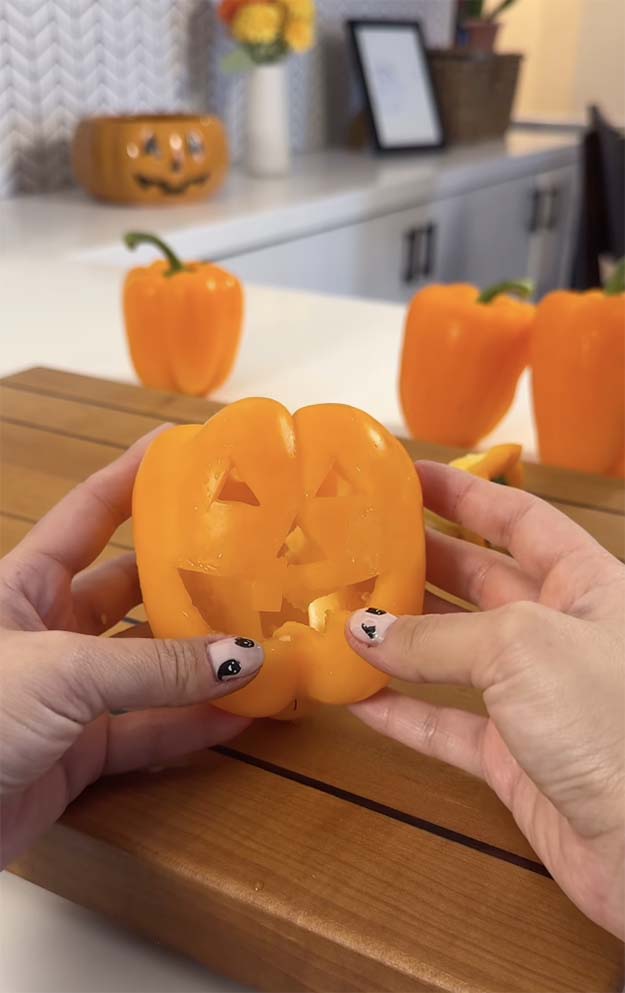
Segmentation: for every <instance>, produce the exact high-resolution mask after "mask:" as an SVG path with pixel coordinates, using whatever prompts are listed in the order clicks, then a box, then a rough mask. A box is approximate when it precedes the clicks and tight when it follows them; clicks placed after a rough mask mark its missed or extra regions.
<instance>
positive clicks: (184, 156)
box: [73, 115, 228, 203]
mask: <svg viewBox="0 0 625 993" xmlns="http://www.w3.org/2000/svg"><path fill="white" fill-rule="evenodd" d="M73 163H74V171H75V173H76V178H77V179H78V181H79V182H80V183H81V184H82V185H83V186H84V187H85V188H86V189H87V190H88V191H89V192H90V193H92V194H93V195H94V196H96V197H99V198H101V199H104V200H113V201H116V202H118V203H180V202H181V201H183V202H186V201H190V200H199V199H201V198H203V197H206V196H209V195H210V194H211V193H213V192H215V190H216V189H218V187H219V186H220V185H221V183H222V181H223V179H224V176H225V174H226V171H227V168H228V146H227V139H226V134H225V130H224V127H223V125H222V124H221V122H220V121H219V120H218V119H217V118H216V117H194V116H190V115H189V116H185V115H179V116H150V117H110V118H106V117H101V118H92V119H87V120H85V121H81V122H80V124H79V125H78V128H77V130H76V134H75V137H74V144H73Z"/></svg>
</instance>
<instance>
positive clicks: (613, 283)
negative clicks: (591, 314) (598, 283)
mask: <svg viewBox="0 0 625 993" xmlns="http://www.w3.org/2000/svg"><path fill="white" fill-rule="evenodd" d="M603 292H604V293H605V295H606V296H607V297H615V296H618V294H619V293H625V259H621V261H620V262H619V263H618V265H617V267H616V269H615V270H614V272H613V273H612V275H611V276H610V278H609V279H608V281H607V283H606V284H605V286H604V287H603Z"/></svg>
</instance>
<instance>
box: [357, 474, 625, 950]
mask: <svg viewBox="0 0 625 993" xmlns="http://www.w3.org/2000/svg"><path fill="white" fill-rule="evenodd" d="M418 471H419V475H420V477H421V481H422V484H423V489H424V497H425V503H426V506H428V507H429V508H430V509H431V510H433V511H435V512H436V513H437V514H441V515H442V516H443V517H446V518H448V519H450V520H454V521H457V522H458V523H459V524H461V525H463V526H464V527H466V528H468V529H469V530H471V531H474V532H477V533H478V534H481V535H483V536H484V537H485V538H487V539H488V540H489V541H490V542H491V543H492V544H493V545H496V546H498V547H500V548H505V549H507V550H508V551H509V552H510V553H511V557H508V556H506V555H503V554H501V553H500V552H497V551H494V550H491V549H486V548H482V547H481V546H478V545H474V544H471V543H469V542H464V541H459V540H457V539H454V538H449V537H447V536H446V535H442V534H438V533H435V532H434V533H431V534H429V535H428V579H429V580H430V582H431V583H432V584H434V585H435V586H437V587H439V588H441V589H445V590H447V591H448V592H450V593H453V594H455V595H456V596H457V597H460V598H462V599H464V600H467V601H469V602H470V603H474V604H476V605H477V606H479V607H480V608H481V612H479V613H470V612H466V611H462V610H461V609H459V608H455V607H452V606H451V605H450V604H448V603H446V602H444V601H442V600H437V599H436V598H432V597H429V598H428V602H426V609H427V610H430V611H433V613H430V614H428V615H425V616H422V617H402V618H399V619H397V618H395V617H393V616H392V615H390V614H384V613H382V612H380V613H378V614H377V615H376V614H372V613H371V612H366V611H358V612H357V613H356V614H354V615H353V616H352V618H351V620H350V624H349V627H348V639H349V641H350V644H351V645H352V647H353V648H354V649H355V650H356V651H357V652H358V653H359V654H360V655H362V657H363V658H365V659H367V661H369V662H370V663H371V664H372V665H375V666H377V667H378V668H380V669H382V670H384V671H385V672H388V673H391V674H392V675H393V676H397V677H399V678H401V679H404V680H408V681H412V682H430V683H456V684H466V685H473V686H475V687H477V688H478V689H480V690H482V692H483V695H484V703H485V705H486V708H487V710H488V717H483V716H480V715H477V714H472V713H467V712H465V711H462V710H455V709H453V708H446V707H436V706H434V705H432V704H430V703H428V702H426V701H424V700H418V699H413V698H409V697H405V696H402V695H401V694H398V693H394V692H392V691H390V690H387V691H384V692H383V693H381V694H378V696H376V697H373V698H372V699H370V700H366V701H364V702H363V703H359V704H356V705H354V706H353V707H352V710H353V712H354V713H355V714H356V715H357V716H358V717H359V718H360V719H361V720H363V721H364V722H365V723H367V724H369V725H370V726H371V727H373V728H375V729H376V730H378V731H380V732H382V733H383V734H386V735H388V736H389V737H391V738H396V739H397V740H398V741H401V742H404V743H405V744H407V745H409V746H410V747H412V748H414V749H416V750H417V751H419V752H423V753H425V754H427V755H431V756H434V757H435V758H437V759H442V760H443V761H446V762H450V763H451V764H452V765H455V766H458V767H459V768H461V769H464V770H466V771H467V772H470V773H472V774H473V775H476V776H480V777H481V778H483V779H485V780H486V782H487V783H489V785H490V786H491V787H492V788H493V789H494V790H495V792H496V793H497V795H498V796H499V797H500V799H501V800H502V801H503V802H504V803H505V804H506V806H507V807H509V809H510V810H511V812H512V814H513V815H514V818H515V820H516V822H517V824H518V825H519V827H520V829H521V830H522V831H523V833H524V834H525V835H526V837H527V839H528V841H529V842H530V844H531V845H532V847H533V848H534V850H535V851H536V852H537V854H538V855H539V856H540V858H541V859H542V861H543V862H544V863H545V865H546V866H547V868H548V869H549V871H550V872H551V873H552V875H553V876H554V878H555V880H556V881H557V882H558V883H559V885H560V886H561V887H562V889H563V890H564V891H565V892H566V893H567V894H568V895H569V897H570V898H571V899H572V900H573V902H574V903H575V904H576V905H577V906H578V907H579V908H580V910H582V911H583V913H585V914H586V915H587V916H588V917H590V918H591V919H592V920H594V921H595V922H596V923H598V924H600V925H601V926H602V927H604V928H607V929H608V930H609V931H612V932H613V933H614V934H617V935H619V936H620V937H623V933H624V878H623V870H624V863H625V803H624V801H625V793H624V786H625V740H624V719H625V659H624V653H625V568H624V567H623V565H622V564H621V563H620V562H619V561H618V560H617V559H615V558H613V557H612V556H611V555H609V554H608V552H606V551H605V550H604V549H603V548H601V547H600V546H599V545H598V544H597V542H596V541H594V539H593V538H591V537H590V536H589V535H588V534H587V533H586V532H585V531H584V530H582V529H581V528H580V527H578V526H577V525H575V524H574V523H572V522H571V521H570V520H569V519H568V518H567V517H565V516H564V515H563V514H561V513H560V512H559V511H557V510H555V509H554V508H552V507H550V506H549V505H548V504H546V503H544V502H543V501H541V500H539V499H538V498H536V497H533V496H530V495H529V494H527V493H524V492H522V491H519V490H513V489H509V488H506V487H504V486H499V485H496V484H494V483H488V482H485V481H482V480H480V479H477V478H475V477H473V476H470V475H468V474H467V473H464V472H460V471H458V470H455V469H450V468H448V467H446V466H440V465H435V464H429V463H422V464H420V465H419V466H418ZM365 629H366V630H365Z"/></svg>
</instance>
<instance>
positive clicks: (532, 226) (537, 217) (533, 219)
mask: <svg viewBox="0 0 625 993" xmlns="http://www.w3.org/2000/svg"><path fill="white" fill-rule="evenodd" d="M542 205H543V191H542V190H539V189H536V190H533V191H532V198H531V208H530V218H529V224H528V230H529V233H530V234H536V232H537V231H538V230H539V228H540V226H541V214H542Z"/></svg>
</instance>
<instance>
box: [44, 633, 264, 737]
mask: <svg viewBox="0 0 625 993" xmlns="http://www.w3.org/2000/svg"><path fill="white" fill-rule="evenodd" d="M30 637H31V639H32V637H33V636H32V635H31V636H30ZM35 637H40V638H41V642H40V645H39V650H40V652H41V656H40V657H41V662H42V665H45V666H46V669H47V670H48V675H49V676H51V677H53V679H54V682H55V686H57V692H60V693H62V695H63V698H64V699H68V700H71V701H72V704H73V705H74V706H75V705H76V704H78V705H79V710H80V713H79V714H77V715H76V719H77V720H79V721H80V722H81V723H87V722H88V721H91V720H94V719H95V718H96V717H97V716H99V715H100V714H102V713H105V712H111V711H120V710H143V709H149V708H152V707H179V706H184V705H186V704H192V703H199V702H201V701H204V700H212V699H217V698H219V697H223V696H226V695H227V694H228V693H233V692H234V691H235V690H238V689H241V688H242V687H243V686H246V685H247V684H248V683H249V682H250V681H251V680H252V679H253V678H254V676H256V675H257V673H258V672H259V670H260V668H261V666H262V664H263V661H264V653H263V649H262V647H261V646H260V645H259V644H257V643H256V642H255V641H252V640H251V639H250V638H234V637H230V638H207V639H201V638H192V639H189V640H182V641H169V640H156V639H149V638H129V639H116V638H96V637H88V636H86V635H72V634H66V633H64V632H46V633H45V634H43V633H42V634H41V635H40V636H39V635H36V636H35ZM31 648H32V641H31ZM57 680H58V683H57Z"/></svg>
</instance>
